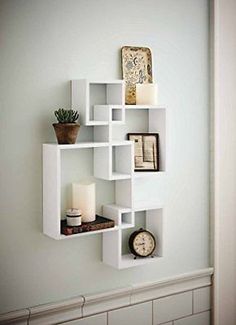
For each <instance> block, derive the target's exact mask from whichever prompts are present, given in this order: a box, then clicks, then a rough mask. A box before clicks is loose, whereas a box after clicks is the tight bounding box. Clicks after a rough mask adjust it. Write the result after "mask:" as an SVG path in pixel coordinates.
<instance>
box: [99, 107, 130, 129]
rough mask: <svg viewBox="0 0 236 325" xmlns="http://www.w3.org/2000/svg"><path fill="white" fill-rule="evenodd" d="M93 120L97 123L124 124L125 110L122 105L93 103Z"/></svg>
mask: <svg viewBox="0 0 236 325" xmlns="http://www.w3.org/2000/svg"><path fill="white" fill-rule="evenodd" d="M94 121H96V123H97V124H99V123H100V124H102V123H103V125H105V124H124V123H125V110H124V106H122V105H95V106H94Z"/></svg>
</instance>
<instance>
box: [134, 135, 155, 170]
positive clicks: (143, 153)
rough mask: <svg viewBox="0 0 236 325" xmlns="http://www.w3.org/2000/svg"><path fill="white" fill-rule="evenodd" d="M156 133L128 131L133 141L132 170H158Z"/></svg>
mask: <svg viewBox="0 0 236 325" xmlns="http://www.w3.org/2000/svg"><path fill="white" fill-rule="evenodd" d="M158 139H159V135H158V133H128V140H131V141H134V166H135V167H134V170H135V171H136V172H139V171H141V172H150V171H159V144H158Z"/></svg>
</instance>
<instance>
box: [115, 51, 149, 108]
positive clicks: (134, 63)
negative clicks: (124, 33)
mask: <svg viewBox="0 0 236 325" xmlns="http://www.w3.org/2000/svg"><path fill="white" fill-rule="evenodd" d="M121 55H122V73H123V79H124V80H125V103H126V104H128V105H129V104H136V88H135V87H136V84H137V83H141V84H142V83H152V54H151V50H150V49H149V48H147V47H132V46H124V47H122V49H121Z"/></svg>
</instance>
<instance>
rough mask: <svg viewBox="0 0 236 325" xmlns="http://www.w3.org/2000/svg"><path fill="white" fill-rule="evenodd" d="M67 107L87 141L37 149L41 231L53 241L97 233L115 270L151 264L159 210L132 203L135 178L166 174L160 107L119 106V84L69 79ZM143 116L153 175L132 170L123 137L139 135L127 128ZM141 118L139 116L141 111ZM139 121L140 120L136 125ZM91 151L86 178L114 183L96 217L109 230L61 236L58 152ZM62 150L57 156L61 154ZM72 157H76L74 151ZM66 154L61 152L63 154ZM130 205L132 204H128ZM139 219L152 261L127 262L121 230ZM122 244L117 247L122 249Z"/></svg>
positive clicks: (160, 237)
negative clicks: (109, 224) (155, 136)
mask: <svg viewBox="0 0 236 325" xmlns="http://www.w3.org/2000/svg"><path fill="white" fill-rule="evenodd" d="M71 105H72V108H73V109H78V110H79V112H80V121H81V124H82V126H84V127H91V129H92V130H93V132H92V134H93V141H90V142H78V143H76V144H72V145H58V144H44V145H43V231H44V233H45V234H46V235H48V236H50V237H52V238H54V239H58V240H64V239H70V238H78V237H83V236H89V235H93V234H99V233H102V234H103V262H104V263H106V264H108V265H110V266H112V267H115V268H118V269H123V268H128V267H133V266H138V265H144V264H146V263H150V262H155V261H157V260H158V259H159V258H160V257H161V256H162V255H163V238H164V230H163V221H164V206H163V205H160V204H157V203H156V202H154V203H150V202H149V203H148V202H145V201H140V200H138V201H137V200H134V186H135V184H136V182H138V180H137V181H135V179H143V181H144V183H143V185H144V190H145V180H146V179H147V181H149V179H150V178H151V179H155V180H156V181H157V182H158V179H159V178H160V177H164V176H165V171H166V109H165V108H164V107H163V106H160V105H155V106H149V105H125V101H124V81H123V80H113V81H112V80H111V81H88V80H84V79H83V80H72V81H71ZM135 111H136V112H137V114H139V112H142V111H144V112H146V113H145V114H147V115H146V116H147V117H146V118H145V120H146V121H147V129H146V132H153V133H159V147H160V148H159V154H160V171H159V172H134V159H133V157H134V144H133V142H132V141H128V140H127V138H126V134H127V133H129V132H139V129H138V126H137V129H136V130H135V131H134V130H130V129H129V125H130V119H131V120H132V117H133V114H135ZM141 114H143V113H141ZM142 122H143V121H141V123H142ZM84 149H87V150H91V152H92V156H91V157H93V166H92V167H93V168H92V169H91V170H93V172H92V175H91V176H92V177H95V178H98V179H101V180H105V181H111V182H114V192H115V197H114V202H111V204H105V205H103V209H102V211H103V212H102V215H103V216H104V217H107V218H110V219H112V220H114V221H115V227H113V228H108V229H103V230H98V231H92V232H85V233H81V234H75V235H71V236H65V235H63V234H61V218H62V215H63V213H62V207H61V200H62V192H61V174H62V167H63V166H62V162H61V160H62V152H64V150H65V151H66V152H68V150H79V156H81V153H83V150H84ZM66 152H65V153H64V154H63V155H65V154H66ZM75 154H76V155H77V153H75ZM66 155H67V154H66ZM134 202H135V205H134ZM140 214H141V215H142V216H143V220H144V222H145V227H146V228H147V229H148V230H150V231H151V232H152V233H153V234H154V236H155V238H156V239H157V248H156V251H155V252H154V257H153V258H151V257H150V258H139V259H133V256H132V255H131V254H129V253H128V252H127V251H123V248H122V246H124V242H125V241H126V239H125V238H124V236H125V233H126V232H127V231H131V232H132V229H136V228H135V227H137V220H138V219H139V217H138V216H139V215H140ZM122 241H123V245H122ZM126 244H127V243H126Z"/></svg>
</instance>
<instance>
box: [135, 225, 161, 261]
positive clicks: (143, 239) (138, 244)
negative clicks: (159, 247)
mask: <svg viewBox="0 0 236 325" xmlns="http://www.w3.org/2000/svg"><path fill="white" fill-rule="evenodd" d="M129 248H130V251H131V253H132V254H133V255H135V257H137V256H139V257H147V256H150V255H152V253H153V252H154V250H155V248H156V240H155V237H154V236H153V234H152V233H150V231H147V230H145V229H143V228H141V229H139V230H136V231H134V232H133V233H132V234H131V235H130V237H129Z"/></svg>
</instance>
